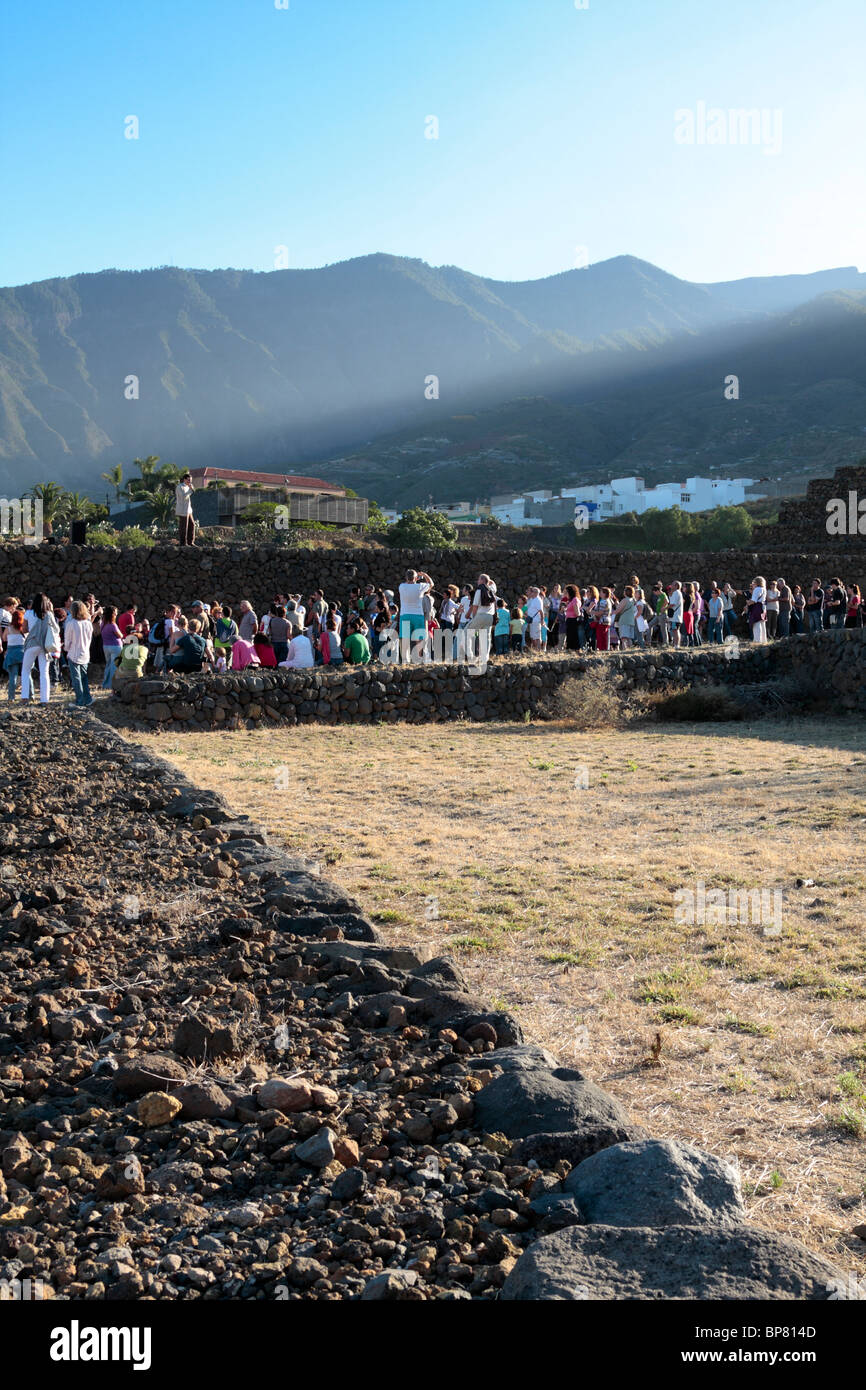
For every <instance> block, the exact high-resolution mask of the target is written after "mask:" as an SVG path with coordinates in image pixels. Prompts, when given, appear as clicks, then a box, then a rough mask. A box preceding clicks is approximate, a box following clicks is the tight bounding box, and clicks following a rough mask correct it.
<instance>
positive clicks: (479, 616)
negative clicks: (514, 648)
mask: <svg viewBox="0 0 866 1390" xmlns="http://www.w3.org/2000/svg"><path fill="white" fill-rule="evenodd" d="M495 621H496V585H495V584H494V583H493V581H492V579H491V578H490V575H489V574H479V576H478V586H477V588H476V590H475V593H474V594H473V596H472V603H471V604H470V607H469V621H468V622H467V624H466V626H467V627H472V628H485V627H486V628H491V627H493V624H494V623H495Z"/></svg>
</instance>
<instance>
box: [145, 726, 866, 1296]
mask: <svg viewBox="0 0 866 1390" xmlns="http://www.w3.org/2000/svg"><path fill="white" fill-rule="evenodd" d="M135 737H136V739H137V740H138V741H140V742H141V743H142V744H146V745H147V746H149V747H153V748H155V749H156V751H158V752H159V753H160V754H161V755H162V756H163V757H168V758H170V759H171V760H173V761H174V762H175V763H176V764H177V766H178V767H179V768H181V769H182V770H183V771H184V772H185V773H187V774H188V775H190V776H192V777H193V778H194V779H195V780H196V781H197V782H198V783H199V784H201V785H204V786H208V787H213V788H215V789H217V790H219V791H221V792H222V793H223V794H224V795H225V796H227V797H228V798H229V800H230V801H231V802H232V803H234V804H235V805H236V806H237V807H238V809H240V810H243V811H246V812H248V813H249V814H251V815H252V816H254V817H256V818H257V819H260V820H262V821H264V822H265V823H266V825H267V826H268V828H269V829H270V830H271V831H272V832H275V833H276V834H278V835H279V836H280V837H282V839H283V840H284V842H285V843H286V845H287V846H288V847H290V848H291V849H293V850H296V851H300V852H302V853H304V854H306V855H308V856H311V857H313V858H316V859H318V860H319V861H320V863H321V866H322V871H323V873H325V874H327V875H328V876H330V877H332V878H336V879H338V880H339V881H340V882H341V883H343V884H344V885H345V886H346V888H348V889H349V890H351V892H353V893H356V894H358V895H359V896H360V898H361V900H362V901H363V903H364V905H365V909H366V910H367V911H368V912H369V913H370V914H371V915H372V916H373V917H374V919H375V920H376V921H377V922H378V923H379V925H380V926H381V927H382V928H383V929H384V930H385V931H386V932H388V933H392V934H393V936H394V939H395V940H399V941H401V942H404V943H407V944H410V943H412V942H414V941H422V940H423V941H426V942H428V943H432V944H433V945H435V947H436V948H437V949H441V950H443V951H444V950H448V951H451V952H453V953H455V955H457V956H458V958H459V959H460V961H461V963H462V965H463V967H464V969H465V970H466V972H467V974H468V976H469V978H470V982H471V985H472V986H473V988H474V989H475V990H476V991H477V992H479V993H481V994H482V995H484V996H485V997H486V998H487V1000H489V1001H490V1002H491V1003H495V1004H496V1005H497V1006H498V1007H505V1008H508V1009H509V1010H511V1011H512V1012H513V1013H514V1014H515V1015H517V1017H518V1018H519V1019H520V1021H521V1024H522V1026H523V1029H524V1032H525V1034H526V1037H527V1039H528V1040H532V1041H535V1042H539V1043H543V1044H544V1045H545V1046H547V1047H549V1048H550V1049H551V1050H552V1051H554V1052H555V1053H556V1054H557V1055H558V1056H559V1057H560V1058H561V1059H562V1060H563V1061H564V1062H567V1063H569V1064H572V1065H576V1066H578V1067H580V1068H581V1069H582V1070H584V1071H586V1073H587V1074H588V1075H589V1076H591V1077H592V1078H593V1079H594V1080H595V1081H597V1082H599V1083H600V1084H601V1085H603V1086H604V1087H605V1088H606V1089H608V1090H610V1091H611V1092H612V1093H613V1094H615V1095H617V1096H618V1097H619V1098H620V1099H621V1100H622V1101H623V1102H625V1103H626V1104H627V1106H628V1107H629V1109H630V1111H631V1113H632V1115H633V1116H634V1118H635V1119H636V1120H637V1121H638V1122H640V1123H643V1124H645V1125H646V1126H647V1127H648V1128H649V1129H651V1130H652V1131H653V1132H654V1133H655V1134H657V1135H659V1136H668V1137H675V1138H683V1139H688V1140H690V1141H692V1142H694V1143H696V1144H698V1145H700V1146H702V1147H704V1148H707V1149H709V1150H711V1151H713V1152H715V1153H718V1154H722V1155H726V1156H729V1157H735V1158H736V1159H737V1160H738V1161H739V1164H740V1167H741V1170H742V1174H743V1182H744V1188H745V1191H746V1193H747V1199H748V1204H749V1208H750V1216H751V1219H752V1220H753V1221H754V1222H756V1223H757V1224H759V1225H763V1226H766V1227H771V1228H773V1229H776V1230H778V1231H781V1232H784V1233H785V1234H788V1235H791V1236H793V1237H795V1238H797V1239H800V1240H802V1241H803V1242H804V1243H805V1244H807V1245H809V1246H811V1247H812V1248H813V1249H816V1250H820V1251H823V1252H824V1253H826V1254H828V1255H830V1256H833V1257H834V1258H836V1259H837V1260H839V1259H841V1260H842V1262H843V1263H844V1264H845V1267H846V1268H849V1269H854V1270H856V1271H858V1273H859V1274H860V1275H861V1276H862V1275H863V1274H864V1273H866V1242H864V1241H863V1240H861V1239H858V1237H857V1236H855V1235H854V1234H853V1229H854V1228H855V1227H857V1226H858V1225H861V1224H862V1223H864V1222H866V934H864V922H863V902H864V883H866V866H864V859H863V830H864V824H866V795H864V789H866V724H864V722H863V721H859V720H855V719H850V720H842V719H816V718H814V717H813V718H810V719H787V720H778V721H773V720H761V721H759V722H756V723H755V724H753V725H749V724H721V725H700V726H690V725H683V726H677V727H674V728H672V727H670V726H655V725H651V726H644V727H640V728H629V729H627V730H624V731H614V732H609V731H604V732H599V733H580V732H575V731H574V730H573V729H572V728H570V727H568V726H566V725H564V724H550V723H548V724H527V725H518V724H491V725H481V726H479V725H472V726H464V725H455V726H451V727H447V726H439V725H432V726H429V727H419V726H399V725H398V726H394V725H391V726H387V727H364V726H346V727H341V728H333V727H318V726H313V725H307V726H304V727H301V728H298V729H282V730H281V729H277V730H271V729H269V730H267V731H266V732H265V731H261V732H258V731H247V732H242V731H239V732H235V733H219V734H215V733H203V734H182V735H180V736H165V735H162V736H156V735H154V736H152V737H151V736H148V735H144V736H142V735H136V736H135ZM798 880H800V881H801V883H800V885H799V886H798ZM803 880H805V882H802V881H803ZM809 880H813V882H809ZM700 884H703V885H705V891H706V892H707V893H710V892H711V890H717V889H722V890H724V892H725V894H727V892H728V890H729V889H732V888H733V889H737V890H754V889H758V890H760V889H765V890H770V891H771V893H772V891H777V892H779V893H780V894H781V898H780V899H779V898H773V897H772V896H771V897H770V898H769V899H768V900H766V908H767V909H769V910H766V909H765V910H764V911H763V912H762V913H761V914H760V915H759V916H760V919H759V920H754V918H755V913H754V912H753V913H752V915H751V916H750V917H749V920H741V919H742V917H745V916H747V915H748V914H746V913H743V912H741V913H740V914H739V918H740V919H739V920H738V914H737V912H736V910H733V911H732V910H731V908H730V906H728V907H727V909H726V912H725V913H724V914H718V915H720V916H721V919H722V920H721V923H720V924H719V923H718V922H715V921H714V920H713V915H714V914H713V912H712V910H711V909H708V910H707V912H706V914H705V915H704V918H703V920H701V916H700V913H698V912H696V913H695V914H693V915H692V920H683V918H684V917H686V915H687V914H686V913H685V911H684V910H683V900H682V898H681V897H680V898H678V897H677V894H678V893H680V892H681V890H689V891H691V892H692V893H694V894H695V895H697V894H698V893H699V892H700V888H699V885H700ZM712 901H713V899H712V898H711V903H712ZM678 904H679V909H678Z"/></svg>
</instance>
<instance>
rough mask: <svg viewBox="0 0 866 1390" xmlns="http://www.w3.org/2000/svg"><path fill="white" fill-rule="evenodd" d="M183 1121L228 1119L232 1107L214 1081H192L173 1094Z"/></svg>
mask: <svg viewBox="0 0 866 1390" xmlns="http://www.w3.org/2000/svg"><path fill="white" fill-rule="evenodd" d="M174 1096H175V1099H176V1100H179V1101H180V1104H181V1114H182V1115H183V1117H184V1119H185V1120H214V1119H229V1118H230V1116H231V1115H232V1113H233V1111H234V1105H233V1104H232V1102H231V1101H230V1100H229V1098H228V1096H227V1095H226V1093H225V1091H224V1090H222V1088H221V1087H220V1086H218V1085H217V1084H216V1082H215V1081H193V1082H190V1083H189V1084H188V1085H186V1086H179V1087H178V1089H177V1090H176V1091H175V1092H174Z"/></svg>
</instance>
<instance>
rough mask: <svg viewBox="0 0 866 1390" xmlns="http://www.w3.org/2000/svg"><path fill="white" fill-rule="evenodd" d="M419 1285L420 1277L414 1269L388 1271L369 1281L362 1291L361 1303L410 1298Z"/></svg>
mask: <svg viewBox="0 0 866 1390" xmlns="http://www.w3.org/2000/svg"><path fill="white" fill-rule="evenodd" d="M417 1283H418V1275H417V1274H416V1272H415V1270H414V1269H386V1270H385V1272H384V1274H377V1275H376V1277H375V1279H369V1280H368V1281H367V1283H366V1284H365V1285H364V1288H363V1289H362V1291H361V1301H362V1303H369V1302H373V1301H374V1300H376V1301H382V1300H385V1299H387V1300H389V1301H394V1300H396V1299H405V1298H410V1297H411V1296H412V1291H414V1289H415V1286H416V1284H417Z"/></svg>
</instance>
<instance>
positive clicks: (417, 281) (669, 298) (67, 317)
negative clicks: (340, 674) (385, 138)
mask: <svg viewBox="0 0 866 1390" xmlns="http://www.w3.org/2000/svg"><path fill="white" fill-rule="evenodd" d="M816 290H817V291H818V292H817V294H816V293H815V291H816ZM861 290H866V275H861V274H860V273H859V272H858V271H857V270H856V268H855V267H837V268H834V269H830V270H823V271H816V272H812V273H809V274H806V275H797V276H774V277H749V278H748V279H747V280H738V281H725V282H717V283H715V284H713V283H709V284H697V283H693V282H690V281H685V280H680V279H679V278H678V277H676V276H673V275H671V274H669V273H668V272H666V271H663V270H660V269H659V268H658V267H655V266H653V265H651V263H649V262H646V261H641V260H640V259H639V258H637V257H633V256H620V257H613V258H611V259H610V260H608V261H602V262H597V263H596V264H594V265H592V266H589V267H586V268H585V269H574V270H566V271H562V272H559V273H558V274H556V275H553V276H547V277H542V278H541V279H538V280H533V281H496V280H492V279H488V278H485V277H482V276H477V275H474V274H473V273H472V272H469V271H464V270H462V269H461V268H460V267H455V266H439V267H436V266H430V265H428V264H427V262H425V261H422V260H420V259H417V258H405V257H399V256H394V255H390V254H388V253H373V254H371V255H369V256H363V257H356V258H352V259H350V260H348V261H342V262H334V263H333V264H331V265H329V266H325V267H322V268H318V269H309V270H298V269H292V270H279V271H276V270H275V271H244V270H235V269H225V270H188V269H184V268H178V267H165V268H162V267H157V268H155V269H149V270H141V271H124V270H113V269H108V270H104V271H98V272H83V273H82V274H81V275H78V276H71V277H51V278H48V279H46V280H42V281H33V282H31V283H30V284H28V285H21V286H12V287H6V288H4V289H0V486H2V487H3V488H4V489H5V490H6V491H7V492H8V491H10V490H12V491H15V490H20V489H22V488H23V487H25V486H27V485H29V484H30V483H32V482H33V481H35V480H36V479H38V478H39V477H46V476H56V477H57V478H58V480H59V481H61V482H64V483H66V484H67V485H75V486H81V487H88V486H89V487H90V488H91V489H93V488H94V487H96V488H97V489H98V483H97V482H96V479H97V478H98V475H99V473H100V472H101V471H102V470H104V469H105V468H107V467H109V466H112V465H113V464H114V463H116V462H118V461H120V460H126V461H129V460H131V458H132V457H133V456H135V455H141V454H147V453H151V452H156V453H159V454H160V455H161V456H162V457H163V458H174V459H175V460H176V461H177V462H183V463H186V464H188V465H190V466H193V465H195V464H196V463H200V462H203V461H207V462H211V463H214V462H226V463H227V462H229V460H231V461H234V462H235V463H236V464H237V466H252V465H253V463H255V464H256V465H258V466H259V467H267V466H269V465H272V466H296V465H301V464H306V463H307V462H309V461H310V460H312V459H316V460H317V469H321V468H323V467H324V468H326V467H327V464H322V463H320V462H319V460H321V459H322V456H323V455H325V456H327V455H334V454H336V453H339V452H342V455H343V457H344V458H345V451H346V450H350V451H352V452H353V453H357V451H358V448H359V446H360V445H362V443H363V442H364V441H365V440H369V439H370V438H373V439H376V438H377V437H379V436H387V435H389V434H392V433H394V432H395V431H399V430H401V429H403V428H407V427H410V426H411V424H412V422H413V421H414V420H415V419H420V418H421V417H422V415H426V416H430V415H431V414H435V411H431V410H429V409H428V406H441V405H442V402H443V401H445V402H447V409H448V410H458V409H460V408H462V407H464V406H467V407H471V408H475V409H481V410H485V409H489V408H495V407H496V406H497V404H498V405H502V404H504V403H506V402H507V401H509V400H513V399H517V398H519V397H520V396H522V395H524V394H527V393H528V394H530V395H533V394H542V395H547V394H550V395H553V396H554V397H557V396H559V395H561V394H562V393H563V392H565V393H569V392H570V393H572V395H573V396H574V397H575V398H576V399H579V398H583V397H586V396H587V394H589V395H590V396H592V397H594V398H595V399H609V398H615V397H616V396H617V392H619V393H620V395H621V394H622V392H623V391H628V390H629V389H631V388H630V387H629V383H630V382H631V381H633V380H634V379H635V378H640V377H642V376H643V375H644V374H646V373H650V374H652V373H653V372H660V373H661V374H662V376H666V378H667V381H668V383H669V385H664V386H663V387H662V391H663V394H666V395H668V396H670V394H671V391H672V390H673V385H674V383H675V382H676V381H677V380H679V378H680V376H681V374H682V372H683V371H684V370H685V368H684V361H686V360H687V359H689V358H691V359H692V360H693V361H695V362H697V361H699V360H703V359H707V358H708V357H712V354H713V351H714V350H718V351H722V350H723V349H726V350H729V351H730V352H731V354H732V355H734V356H735V355H736V354H737V353H738V352H742V351H746V350H748V345H749V343H750V342H751V341H752V339H753V338H754V337H755V336H756V334H758V335H760V333H762V332H767V333H769V334H770V336H771V337H772V334H773V333H774V332H776V331H781V332H782V336H783V340H784V343H785V352H786V353H788V350H789V348H790V344H791V342H792V340H793V339H795V338H797V335H798V332H799V329H798V327H797V325H796V324H791V323H789V322H788V319H786V315H787V316H788V318H790V315H791V314H792V312H794V311H796V312H798V313H799V314H800V315H801V316H802V318H803V320H804V322H805V323H806V324H807V325H809V326H808V327H807V330H806V332H807V334H808V333H809V332H812V333H815V332H817V331H819V329H821V328H822V325H824V324H825V323H827V322H838V323H841V324H847V323H848V321H849V320H850V319H851V318H852V316H856V318H857V320H858V325H857V333H856V335H855V336H856V337H857V342H858V344H859V341H860V336H861V334H862V333H863V331H864V330H863V325H862V324H861V323H860V322H859V320H860V319H862V317H863V315H862V313H861V309H860V300H859V296H860V293H861ZM810 306H811V307H810ZM846 331H847V329H846ZM798 343H799V346H798V347H797V352H799V354H800V356H801V357H802V358H803V359H804V360H808V359H809V358H810V356H811V354H810V353H809V351H808V344H807V342H806V339H805V338H803V337H802V336H801V337H800V338H799V339H798ZM854 355H855V357H856V362H857V366H856V371H855V377H854V379H853V380H854V384H855V385H858V384H862V383H861V382H860V377H859V376H858V375H857V373H859V370H860V367H859V363H860V358H861V356H862V354H861V353H860V350H859V346H858V347H857V350H856V352H855V354H854ZM729 370H731V371H733V370H734V368H733V367H731V366H730V365H729ZM795 375H796V373H795ZM801 375H802V374H801ZM837 375H838V374H837ZM843 376H844V373H843ZM130 377H136V378H137V379H138V385H139V396H138V399H135V400H127V399H126V397H125V395H124V383H125V382H126V381H127V380H128V378H130ZM431 377H436V378H438V382H439V389H440V396H439V399H438V401H425V396H424V392H425V384H427V383H428V382H429V380H430V378H431ZM780 389H782V390H783V391H784V390H785V389H786V388H785V386H784V384H783V383H782V384H781V385H780ZM683 408H684V409H685V405H684V406H683ZM445 413H446V410H445V409H440V411H439V414H440V415H444V414H445ZM630 413H633V412H630ZM651 417H652V418H654V419H655V420H656V421H658V419H659V412H658V411H657V410H655V411H649V412H647V411H644V414H643V417H642V419H641V420H635V421H634V424H635V428H636V430H637V433H638V436H640V433H641V431H642V430H643V429H645V428H646V427H647V426H648V424H649V422H650V418H651ZM681 425H682V421H681V422H680V424H678V425H677V429H676V430H675V431H674V432H675V433H676V432H677V431H678V430H679V429H680V428H681ZM798 428H803V426H802V424H800V425H798ZM611 447H612V446H611ZM604 452H605V451H602V453H604ZM621 452H622V450H621V449H619V450H617V451H616V453H614V454H613V455H611V456H610V458H609V461H610V462H611V463H612V462H613V460H614V458H615V457H618V456H619V454H620V453H621ZM607 454H610V450H608V451H607ZM607 461H608V458H607V455H605V458H604V459H603V460H602V465H600V466H603V464H604V463H605V462H607ZM568 462H569V466H570V462H571V461H570V460H569V461H568ZM335 466H336V465H335ZM822 466H823V465H822ZM382 500H390V499H389V498H388V497H385V496H384V495H383V497H382ZM437 500H442V499H441V498H437Z"/></svg>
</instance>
